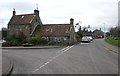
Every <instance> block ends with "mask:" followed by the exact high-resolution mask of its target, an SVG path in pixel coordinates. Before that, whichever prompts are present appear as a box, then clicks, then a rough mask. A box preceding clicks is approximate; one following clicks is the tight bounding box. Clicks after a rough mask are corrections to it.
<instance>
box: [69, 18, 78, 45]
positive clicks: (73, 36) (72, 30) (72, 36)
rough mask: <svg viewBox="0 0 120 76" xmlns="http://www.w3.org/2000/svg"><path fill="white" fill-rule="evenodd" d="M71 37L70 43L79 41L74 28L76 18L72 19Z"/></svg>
mask: <svg viewBox="0 0 120 76" xmlns="http://www.w3.org/2000/svg"><path fill="white" fill-rule="evenodd" d="M70 26H71V27H70V38H69V44H75V43H76V42H77V39H76V34H75V29H74V19H70Z"/></svg>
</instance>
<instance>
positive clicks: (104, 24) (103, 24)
mask: <svg viewBox="0 0 120 76" xmlns="http://www.w3.org/2000/svg"><path fill="white" fill-rule="evenodd" d="M103 25H104V39H105V23H103Z"/></svg>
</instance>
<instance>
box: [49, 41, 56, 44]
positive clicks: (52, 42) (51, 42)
mask: <svg viewBox="0 0 120 76" xmlns="http://www.w3.org/2000/svg"><path fill="white" fill-rule="evenodd" d="M55 44H56V42H54V41H49V42H48V45H55Z"/></svg>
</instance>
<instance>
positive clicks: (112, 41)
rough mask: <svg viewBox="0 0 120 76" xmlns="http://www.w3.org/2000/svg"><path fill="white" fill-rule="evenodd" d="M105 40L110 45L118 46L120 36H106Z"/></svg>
mask: <svg viewBox="0 0 120 76" xmlns="http://www.w3.org/2000/svg"><path fill="white" fill-rule="evenodd" d="M105 41H106V42H107V43H109V44H111V45H114V46H117V47H120V37H108V38H106V39H105Z"/></svg>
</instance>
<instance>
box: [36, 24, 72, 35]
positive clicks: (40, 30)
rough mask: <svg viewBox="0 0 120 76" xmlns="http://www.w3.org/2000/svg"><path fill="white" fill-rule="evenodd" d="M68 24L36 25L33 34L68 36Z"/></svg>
mask: <svg viewBox="0 0 120 76" xmlns="http://www.w3.org/2000/svg"><path fill="white" fill-rule="evenodd" d="M69 32H70V24H45V25H42V26H38V27H37V28H36V30H35V32H34V34H37V35H42V36H69Z"/></svg>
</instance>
